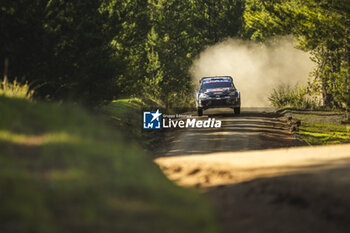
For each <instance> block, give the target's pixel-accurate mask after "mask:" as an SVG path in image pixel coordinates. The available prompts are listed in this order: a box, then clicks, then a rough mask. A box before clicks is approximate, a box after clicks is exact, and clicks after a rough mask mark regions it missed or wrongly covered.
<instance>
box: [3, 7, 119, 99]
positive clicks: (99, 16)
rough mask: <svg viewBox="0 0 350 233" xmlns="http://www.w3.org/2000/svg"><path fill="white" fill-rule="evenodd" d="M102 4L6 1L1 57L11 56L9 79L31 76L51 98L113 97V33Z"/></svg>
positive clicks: (43, 94)
mask: <svg viewBox="0 0 350 233" xmlns="http://www.w3.org/2000/svg"><path fill="white" fill-rule="evenodd" d="M100 6H101V1H100V0H92V1H84V0H78V1H73V2H67V1H60V0H51V1H41V0H35V1H26V0H20V1H2V2H1V6H0V9H1V16H0V17H1V22H2V24H1V25H2V26H1V35H3V36H1V38H0V45H1V46H0V61H4V60H5V59H6V58H8V59H9V74H8V77H9V79H10V80H13V79H14V77H19V78H20V79H24V80H26V81H28V82H30V83H31V84H33V86H34V87H35V89H36V92H35V95H36V96H37V97H41V98H45V99H73V100H80V101H83V102H85V103H87V104H95V103H99V102H101V101H102V100H104V99H110V98H112V92H113V78H114V75H115V67H117V66H116V63H114V64H113V63H112V55H113V50H112V49H111V48H110V41H111V38H112V36H113V33H112V32H111V30H109V28H108V27H107V25H106V24H107V23H108V21H107V19H108V17H107V14H106V13H105V12H104V11H103V10H101V9H100ZM1 68H2V66H1Z"/></svg>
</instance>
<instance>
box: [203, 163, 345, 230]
mask: <svg viewBox="0 0 350 233" xmlns="http://www.w3.org/2000/svg"><path fill="white" fill-rule="evenodd" d="M337 163H339V166H336V167H333V168H327V167H329V166H327V164H323V165H322V164H320V165H319V166H314V165H312V166H309V167H308V166H302V167H301V168H300V169H299V170H300V172H302V173H300V172H299V173H296V174H292V175H282V176H275V177H272V178H259V179H254V180H251V181H248V182H242V183H237V184H234V185H227V186H216V187H210V188H208V189H207V193H206V194H205V195H206V196H207V197H208V198H209V199H210V200H211V201H212V203H213V204H214V206H215V209H216V212H217V216H218V220H219V221H220V222H221V225H222V228H223V229H222V232H223V233H226V232H227V233H228V232H245V233H253V232H260V233H270V232H279V233H292V232H295V233H297V232H308V233H328V232H339V233H347V232H349V229H350V204H349V203H350V196H349V188H350V180H349V178H348V177H350V170H349V167H350V159H343V160H340V161H337ZM310 170H311V171H313V172H309V171H310ZM345 177H347V178H345Z"/></svg>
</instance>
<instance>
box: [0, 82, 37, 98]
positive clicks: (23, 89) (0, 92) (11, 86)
mask: <svg viewBox="0 0 350 233" xmlns="http://www.w3.org/2000/svg"><path fill="white" fill-rule="evenodd" d="M33 94H34V91H33V90H30V89H29V85H28V83H25V84H21V83H19V82H17V80H14V81H13V82H8V81H7V79H5V80H4V81H2V82H1V83H0V96H6V97H15V98H23V99H28V100H30V99H32V97H33Z"/></svg>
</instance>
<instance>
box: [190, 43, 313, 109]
mask: <svg viewBox="0 0 350 233" xmlns="http://www.w3.org/2000/svg"><path fill="white" fill-rule="evenodd" d="M295 44H296V43H295V42H294V41H293V39H292V38H291V37H283V38H274V39H273V40H271V41H268V42H266V43H264V44H261V43H255V42H249V41H248V42H247V41H242V40H237V39H228V40H225V41H223V42H221V43H218V44H216V45H213V46H210V47H208V48H206V49H205V50H204V51H203V52H201V53H200V55H199V56H198V57H197V58H196V59H195V60H194V62H193V64H192V66H191V68H190V73H191V76H192V79H193V82H194V83H195V84H196V85H197V86H198V81H199V79H200V78H201V77H206V76H218V75H229V76H232V78H233V81H234V83H235V86H236V88H237V89H238V90H240V92H241V98H242V106H243V107H266V106H269V102H268V96H269V93H270V92H271V91H272V89H273V88H274V87H276V86H278V85H280V84H289V85H291V86H294V85H296V84H298V85H304V84H306V82H307V78H308V75H309V73H310V72H311V71H312V70H313V68H314V63H313V62H312V61H311V60H310V58H309V57H310V55H309V54H308V53H306V52H303V51H301V50H299V49H296V48H295Z"/></svg>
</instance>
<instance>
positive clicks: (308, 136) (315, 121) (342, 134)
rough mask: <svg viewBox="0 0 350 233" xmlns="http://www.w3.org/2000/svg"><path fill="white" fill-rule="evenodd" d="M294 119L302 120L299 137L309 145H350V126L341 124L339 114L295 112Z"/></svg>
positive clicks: (340, 115)
mask: <svg viewBox="0 0 350 233" xmlns="http://www.w3.org/2000/svg"><path fill="white" fill-rule="evenodd" d="M293 117H295V118H296V119H300V120H301V125H300V127H299V135H300V137H301V139H303V140H304V141H305V142H306V143H308V144H309V145H327V144H340V143H350V126H349V125H344V124H340V123H339V122H340V121H341V119H342V114H341V113H339V112H312V111H311V112H300V111H294V112H293Z"/></svg>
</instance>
